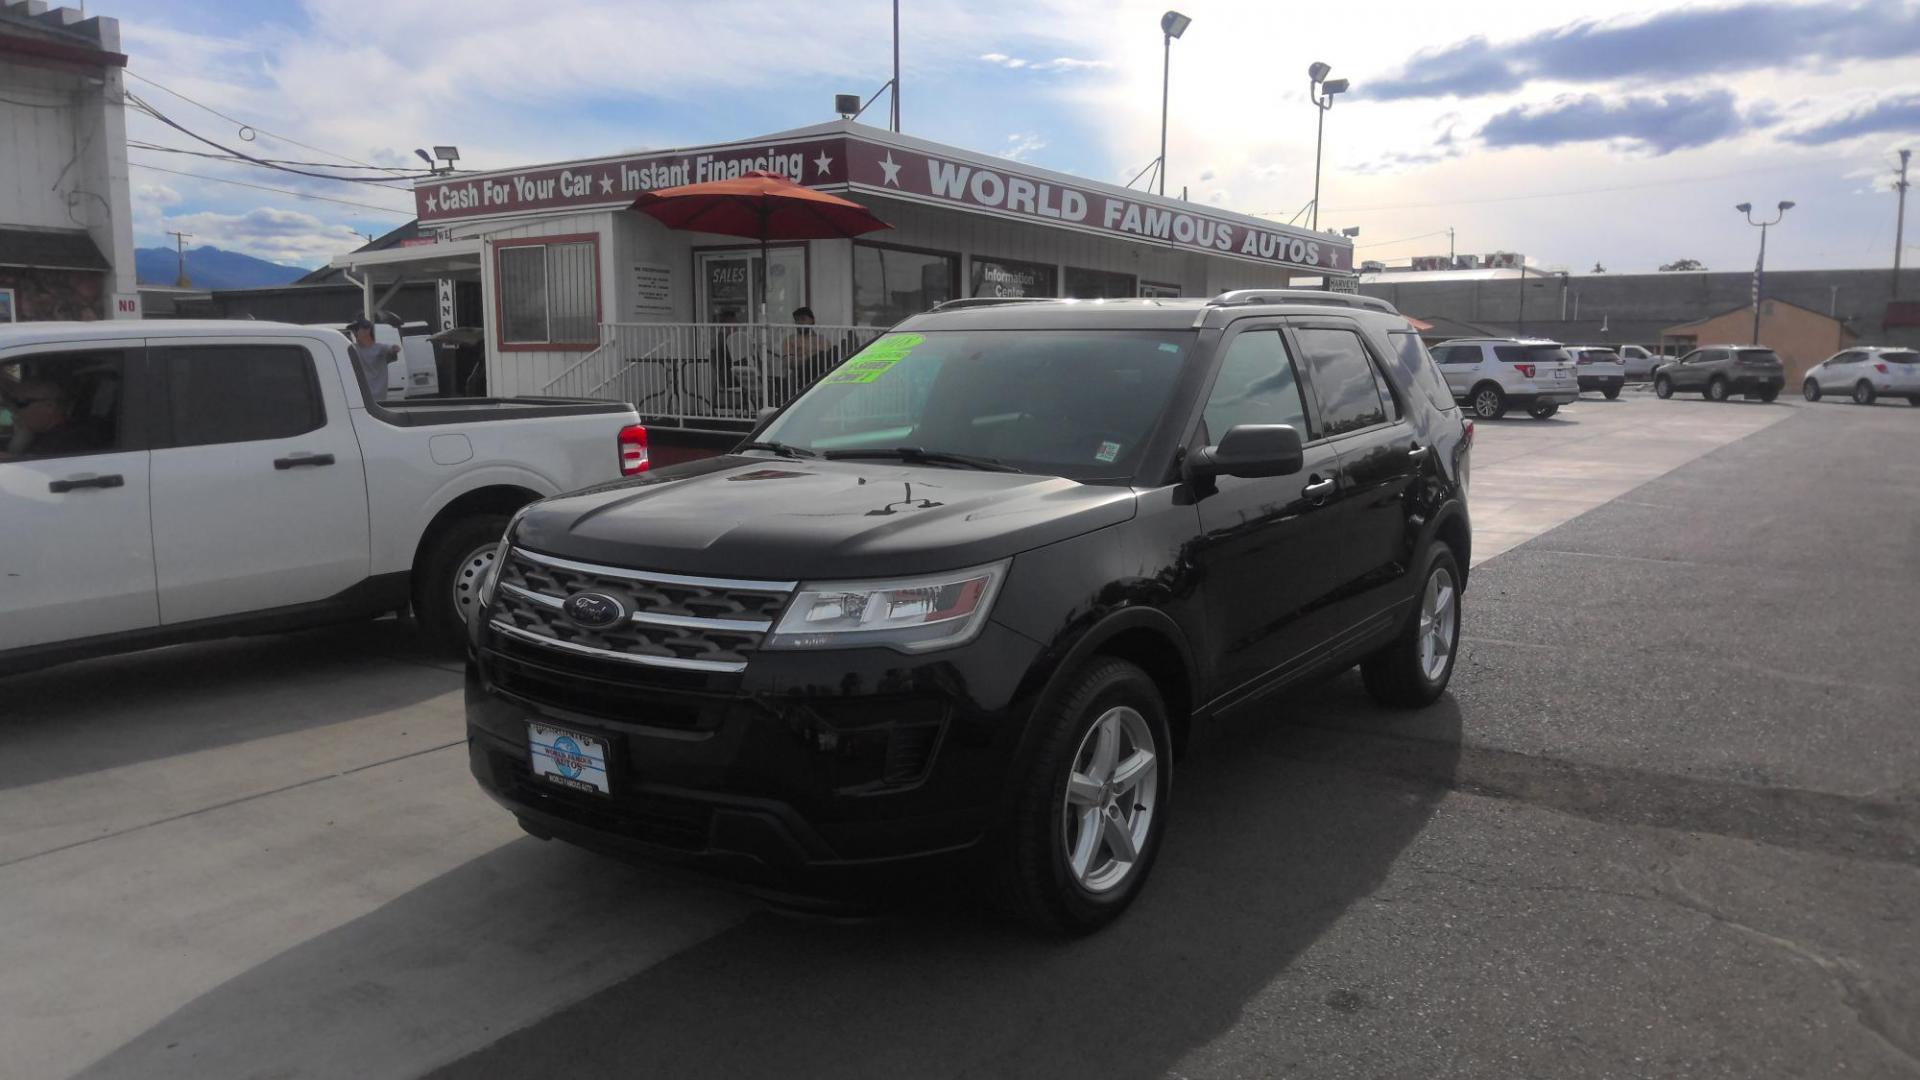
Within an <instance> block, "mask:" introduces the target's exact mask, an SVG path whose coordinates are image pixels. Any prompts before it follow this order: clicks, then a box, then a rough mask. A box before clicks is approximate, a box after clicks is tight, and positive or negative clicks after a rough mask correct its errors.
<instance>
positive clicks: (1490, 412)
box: [1473, 387, 1500, 420]
mask: <svg viewBox="0 0 1920 1080" xmlns="http://www.w3.org/2000/svg"><path fill="white" fill-rule="evenodd" d="M1473 411H1474V412H1475V413H1476V414H1477V415H1479V417H1480V418H1481V419H1482V420H1492V419H1494V418H1495V417H1497V416H1499V415H1500V391H1498V390H1495V389H1492V388H1491V387H1489V388H1488V389H1485V390H1482V391H1480V392H1479V393H1477V394H1475V395H1473Z"/></svg>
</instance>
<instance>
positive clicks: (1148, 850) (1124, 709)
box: [996, 658, 1173, 934]
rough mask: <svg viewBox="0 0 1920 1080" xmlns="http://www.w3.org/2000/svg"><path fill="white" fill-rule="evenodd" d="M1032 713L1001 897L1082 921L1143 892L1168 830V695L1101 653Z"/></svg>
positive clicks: (1043, 921)
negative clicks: (1033, 727)
mask: <svg viewBox="0 0 1920 1080" xmlns="http://www.w3.org/2000/svg"><path fill="white" fill-rule="evenodd" d="M1033 723H1035V724H1038V725H1041V727H1040V733H1039V745H1038V747H1037V748H1036V749H1035V751H1034V754H1033V757H1032V759H1031V760H1030V761H1029V763H1028V764H1027V766H1026V769H1025V771H1024V773H1022V774H1021V775H1019V776H1017V777H1016V778H1015V781H1014V782H1015V784H1016V788H1015V807H1014V813H1013V818H1012V820H1011V822H1010V823H1009V828H1008V832H1007V835H1006V837H1005V838H1004V840H1003V843H1002V847H1001V850H1000V851H999V852H998V865H997V867H996V871H997V873H996V877H997V878H998V884H999V889H998V899H999V901H1000V906H1001V907H1003V908H1004V909H1005V910H1006V911H1007V913H1008V914H1010V915H1012V916H1014V917H1015V918H1018V919H1020V920H1021V921H1023V922H1027V923H1030V924H1032V925H1035V926H1038V927H1041V928H1044V929H1048V930H1053V931H1056V932H1065V933H1071V934H1084V933H1089V932H1091V931H1093V930H1097V929H1099V928H1100V927H1102V926H1104V925H1106V924H1107V923H1108V922H1111V921H1112V920H1113V919H1114V918H1116V917H1117V916H1119V914H1120V913H1121V912H1122V911H1125V910H1126V908H1127V905H1128V904H1130V903H1132V902H1133V898H1134V897H1135V896H1137V895H1139V892H1140V889H1141V888H1142V887H1143V886H1144V885H1145V883H1146V879H1147V873H1148V872H1149V871H1150V870H1151V869H1152V868H1153V860H1154V856H1155V854H1157V852H1158V850H1159V847H1160V838H1161V837H1162V836H1163V835H1164V834H1165V833H1166V820H1167V796H1168V793H1169V791H1170V788H1171V784H1172V776H1173V773H1172V756H1171V754H1170V752H1169V751H1170V749H1171V746H1172V743H1171V740H1170V739H1169V737H1168V727H1167V716H1166V706H1165V704H1164V703H1163V702H1162V701H1161V699H1160V691H1159V688H1158V687H1157V686H1155V685H1154V682H1153V680H1152V679H1151V678H1149V677H1148V676H1147V673H1146V672H1144V671H1142V670H1140V669H1139V668H1137V667H1135V666H1134V665H1132V664H1129V663H1127V662H1126V661H1124V660H1114V659H1108V658H1096V659H1095V660H1093V661H1092V662H1091V663H1090V664H1089V665H1088V666H1087V667H1086V668H1085V669H1083V670H1082V671H1080V672H1078V673H1076V674H1075V675H1074V676H1073V677H1072V680H1071V682H1069V683H1068V684H1067V686H1066V688H1065V690H1064V692H1063V693H1062V694H1061V695H1060V696H1059V698H1058V699H1057V701H1056V703H1055V704H1053V705H1052V706H1050V707H1048V708H1046V709H1045V710H1044V711H1043V712H1041V713H1039V714H1037V715H1035V717H1034V719H1033Z"/></svg>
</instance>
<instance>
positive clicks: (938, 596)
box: [762, 562, 1007, 652]
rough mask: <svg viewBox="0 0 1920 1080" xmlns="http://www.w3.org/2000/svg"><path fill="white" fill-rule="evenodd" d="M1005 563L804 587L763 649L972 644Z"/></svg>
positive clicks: (925, 648) (918, 648) (924, 649)
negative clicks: (885, 579) (914, 575)
mask: <svg viewBox="0 0 1920 1080" xmlns="http://www.w3.org/2000/svg"><path fill="white" fill-rule="evenodd" d="M1006 577H1007V564H1006V563H1005V562H997V563H994V564H993V565H991V566H976V567H973V568H972V569H969V570H955V571H953V572H951V573H946V574H928V575H926V576H924V577H912V578H895V579H893V580H888V581H820V582H811V581H810V582H807V583H805V584H803V585H801V586H800V591H798V592H796V593H794V594H793V602H792V603H791V604H789V605H788V606H787V612H786V614H785V615H783V616H781V617H780V623H779V625H778V626H775V627H774V628H773V633H772V634H770V635H768V637H767V640H766V644H765V645H764V646H762V647H763V648H768V649H846V648H853V647H856V646H862V645H886V646H889V647H891V648H895V649H899V650H901V651H903V652H927V651H929V650H932V649H945V648H949V647H951V646H954V645H960V644H963V643H965V642H968V641H971V640H973V637H974V635H976V634H978V633H979V632H980V628H981V627H982V626H984V625H986V621H987V612H988V611H990V610H991V609H992V607H993V598H994V595H995V594H996V593H998V592H999V591H1000V583H1001V582H1002V581H1004V580H1006Z"/></svg>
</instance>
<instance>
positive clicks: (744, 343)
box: [539, 323, 886, 427]
mask: <svg viewBox="0 0 1920 1080" xmlns="http://www.w3.org/2000/svg"><path fill="white" fill-rule="evenodd" d="M884 333H886V328H885V327H879V326H799V325H794V324H785V323H773V324H764V323H756V324H752V325H743V324H740V323H603V324H601V327H600V340H601V344H600V347H599V348H597V349H595V350H593V351H592V352H590V353H588V354H587V355H586V356H584V357H582V358H581V359H580V360H579V361H578V362H576V363H575V364H573V366H571V367H569V368H568V369H567V370H565V371H563V372H561V373H560V375H558V376H557V377H555V378H554V379H553V380H552V381H551V382H549V383H547V385H545V386H543V387H541V389H540V391H539V392H540V393H541V394H542V395H545V396H550V397H592V398H606V399H609V400H614V401H625V402H628V403H629V404H631V405H633V407H634V408H635V409H636V410H637V411H638V412H639V413H640V415H641V416H643V417H648V418H651V419H653V420H655V421H656V422H657V421H663V420H664V421H672V422H675V423H678V424H679V425H680V426H682V427H685V426H690V425H691V426H698V424H699V422H700V421H703V420H751V419H753V417H754V416H755V415H756V414H758V413H759V411H760V410H761V409H763V408H766V407H769V406H777V405H783V404H785V403H786V402H787V400H788V399H789V398H791V397H792V396H793V395H795V394H798V393H799V392H800V391H801V390H803V389H805V388H806V387H807V385H808V384H810V383H812V382H813V381H814V380H815V379H817V378H819V377H820V376H821V375H824V374H826V373H827V372H829V371H831V370H833V369H834V368H835V367H837V366H838V365H839V364H840V362H841V361H843V360H845V359H846V358H847V357H849V356H852V355H853V354H854V353H856V352H858V351H860V349H862V348H864V347H865V346H866V345H867V344H868V343H869V342H871V341H873V339H875V338H877V337H879V336H880V335H881V334H884Z"/></svg>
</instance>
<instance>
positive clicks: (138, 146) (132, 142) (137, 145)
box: [127, 139, 408, 179]
mask: <svg viewBox="0 0 1920 1080" xmlns="http://www.w3.org/2000/svg"><path fill="white" fill-rule="evenodd" d="M127 146H128V147H130V148H132V149H135V150H160V151H163V152H165V153H169V154H190V155H192V156H194V157H200V158H209V159H211V160H214V161H244V160H245V159H244V158H233V157H229V156H227V155H226V154H213V153H208V152H207V151H205V150H188V149H186V148H184V147H179V146H161V145H160V144H159V143H150V142H142V141H141V140H139V139H128V140H127ZM260 160H261V161H264V162H267V163H268V164H270V165H315V166H318V167H320V168H323V169H359V168H373V169H378V170H380V171H382V172H407V171H408V170H406V169H392V168H388V167H387V166H384V165H373V166H361V165H335V164H333V163H332V162H327V161H288V160H287V159H285V158H261V159H260ZM394 179H405V178H404V177H394Z"/></svg>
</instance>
